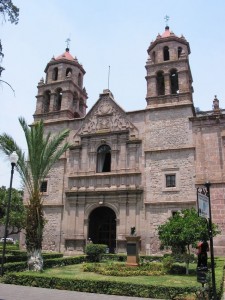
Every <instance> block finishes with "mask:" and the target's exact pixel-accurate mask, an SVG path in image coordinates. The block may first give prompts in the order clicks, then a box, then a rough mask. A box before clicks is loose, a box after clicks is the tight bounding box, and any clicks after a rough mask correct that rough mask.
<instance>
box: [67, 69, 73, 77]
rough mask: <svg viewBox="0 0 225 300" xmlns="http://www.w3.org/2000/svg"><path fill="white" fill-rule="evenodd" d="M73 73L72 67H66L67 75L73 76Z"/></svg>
mask: <svg viewBox="0 0 225 300" xmlns="http://www.w3.org/2000/svg"><path fill="white" fill-rule="evenodd" d="M71 75H72V69H71V68H67V69H66V77H71Z"/></svg>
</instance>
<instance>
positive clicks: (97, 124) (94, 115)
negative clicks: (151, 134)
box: [77, 99, 138, 136]
mask: <svg viewBox="0 0 225 300" xmlns="http://www.w3.org/2000/svg"><path fill="white" fill-rule="evenodd" d="M122 130H129V131H132V133H133V132H136V133H137V132H138V131H137V128H136V127H135V126H134V125H133V124H132V123H131V122H130V121H129V120H128V119H127V117H126V114H125V113H124V112H123V111H122V109H121V108H120V107H119V106H116V104H115V102H113V101H112V100H111V99H104V100H102V101H100V102H99V105H98V106H97V107H96V108H95V109H94V110H93V111H92V112H90V116H89V117H87V121H86V122H85V123H84V124H83V126H82V127H81V128H80V130H79V131H78V133H77V135H85V134H94V133H101V132H105V131H106V132H117V131H122ZM136 136H137V134H136Z"/></svg>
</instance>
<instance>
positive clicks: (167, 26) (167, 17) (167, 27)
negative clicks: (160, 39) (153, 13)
mask: <svg viewBox="0 0 225 300" xmlns="http://www.w3.org/2000/svg"><path fill="white" fill-rule="evenodd" d="M169 19H170V17H169V16H167V15H165V17H164V20H165V22H166V29H169V25H168V21H169Z"/></svg>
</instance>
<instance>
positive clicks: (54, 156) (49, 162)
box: [0, 117, 69, 271]
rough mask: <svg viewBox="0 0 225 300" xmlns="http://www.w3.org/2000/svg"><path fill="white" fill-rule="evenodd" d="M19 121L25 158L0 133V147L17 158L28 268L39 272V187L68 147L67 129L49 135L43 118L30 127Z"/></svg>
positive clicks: (41, 201) (41, 214) (41, 234)
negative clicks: (25, 201) (24, 199)
mask: <svg viewBox="0 0 225 300" xmlns="http://www.w3.org/2000/svg"><path fill="white" fill-rule="evenodd" d="M19 122H20V125H21V126H22V129H23V131H24V134H25V138H26V142H27V148H28V158H26V157H25V153H24V152H23V151H22V149H21V148H20V147H19V146H18V145H17V143H16V142H15V140H14V139H13V138H12V137H11V136H9V135H8V134H6V133H4V134H2V135H0V150H1V151H2V152H4V153H5V154H6V155H10V154H11V153H12V152H13V151H16V153H17V155H18V157H19V159H18V163H17V165H16V170H17V171H18V172H19V174H20V177H21V180H22V184H23V185H24V188H25V189H26V190H27V192H28V193H29V201H28V204H27V219H26V225H25V234H26V248H27V255H28V268H29V270H34V271H41V270H42V269H43V259H42V254H41V249H42V239H43V230H44V225H45V219H44V213H43V199H42V193H41V192H40V187H41V184H42V182H43V180H44V179H45V178H46V176H47V174H48V173H49V171H50V169H51V167H52V166H53V164H54V163H55V162H56V161H57V160H58V159H59V158H60V156H61V155H62V154H63V153H64V152H65V151H66V150H67V149H68V148H69V144H68V143H67V142H66V141H65V140H66V138H67V137H68V135H69V130H64V131H62V132H60V133H58V134H57V135H54V136H52V134H51V133H47V134H45V133H44V123H43V121H38V122H36V123H34V124H33V125H32V126H31V127H29V126H28V125H27V123H26V121H25V120H24V118H22V117H21V118H19Z"/></svg>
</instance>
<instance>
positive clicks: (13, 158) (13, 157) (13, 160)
mask: <svg viewBox="0 0 225 300" xmlns="http://www.w3.org/2000/svg"><path fill="white" fill-rule="evenodd" d="M9 160H10V163H11V166H12V168H11V177H10V185H9V198H8V203H7V210H6V219H5V233H4V240H3V248H2V265H1V276H3V274H4V261H5V248H6V238H7V231H8V224H9V211H10V203H11V194H12V181H13V173H14V167H15V165H16V163H17V161H18V155H17V154H16V152H15V151H14V152H12V153H11V154H10V156H9Z"/></svg>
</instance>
